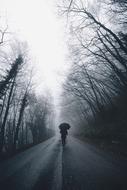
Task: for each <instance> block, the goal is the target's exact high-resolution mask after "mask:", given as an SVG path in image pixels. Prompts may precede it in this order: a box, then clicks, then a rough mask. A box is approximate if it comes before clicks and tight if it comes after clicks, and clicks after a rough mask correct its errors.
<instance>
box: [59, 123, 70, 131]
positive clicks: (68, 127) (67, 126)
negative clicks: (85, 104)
mask: <svg viewBox="0 0 127 190" xmlns="http://www.w3.org/2000/svg"><path fill="white" fill-rule="evenodd" d="M70 128H71V126H70V125H69V124H68V123H61V124H60V125H59V129H62V130H64V129H65V130H68V129H70Z"/></svg>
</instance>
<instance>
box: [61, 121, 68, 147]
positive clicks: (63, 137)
mask: <svg viewBox="0 0 127 190" xmlns="http://www.w3.org/2000/svg"><path fill="white" fill-rule="evenodd" d="M70 128H71V126H70V125H69V124H68V123H61V124H60V125H59V129H60V134H61V140H62V145H63V146H64V145H65V143H66V137H67V135H68V130H69V129H70Z"/></svg>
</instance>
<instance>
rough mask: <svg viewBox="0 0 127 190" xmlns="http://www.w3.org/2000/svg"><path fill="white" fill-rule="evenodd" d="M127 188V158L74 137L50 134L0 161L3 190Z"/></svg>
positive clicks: (1, 188)
mask: <svg viewBox="0 0 127 190" xmlns="http://www.w3.org/2000/svg"><path fill="white" fill-rule="evenodd" d="M10 189H11V190H127V161H126V160H123V161H119V160H115V159H114V158H112V157H111V156H109V155H107V154H106V153H104V152H101V151H100V150H98V149H96V148H95V147H94V146H92V145H89V144H87V143H84V142H81V141H79V140H77V139H75V138H73V137H70V138H69V139H68V142H67V144H66V146H65V147H64V148H63V147H62V146H61V141H60V140H59V139H58V138H55V137H53V138H51V139H50V140H47V141H45V142H44V143H41V144H39V145H36V146H34V147H32V148H30V149H29V150H26V151H25V152H23V153H20V154H18V155H16V156H15V157H13V158H11V159H10V160H6V161H4V162H2V163H0V190H10Z"/></svg>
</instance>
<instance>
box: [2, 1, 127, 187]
mask: <svg viewBox="0 0 127 190" xmlns="http://www.w3.org/2000/svg"><path fill="white" fill-rule="evenodd" d="M37 3H39V1H38V2H37ZM54 4H55V6H54ZM54 4H53V11H54V12H55V19H58V20H59V22H60V23H62V30H63V31H62V32H63V33H64V34H63V36H64V37H63V38H61V41H62V42H63V43H65V46H66V51H65V52H66V53H65V55H64V65H63V66H60V69H59V70H58V71H57V69H56V73H55V74H56V75H55V76H54V77H55V80H56V83H57V84H56V85H55V84H54V85H52V86H51V88H50V85H49V86H48V85H45V83H46V81H45V79H44V78H43V77H42V78H41V79H40V78H38V74H37V73H38V70H40V72H42V75H43V73H45V74H46V77H47V78H48V80H50V79H49V78H50V77H51V75H50V72H49V73H48V72H47V73H46V71H45V70H43V68H45V67H46V65H47V70H48V69H49V70H50V67H51V68H53V69H54V68H55V67H58V66H57V65H55V62H54V61H55V60H52V59H50V61H51V62H50V64H48V63H47V62H48V61H49V58H48V57H50V56H51V54H52V53H50V47H49V46H50V45H51V48H52V47H53V48H54V50H55V45H54V44H53V45H52V44H48V45H47V46H48V50H49V52H48V53H49V55H47V56H48V57H47V58H46V59H45V61H44V62H43V63H41V64H44V65H45V67H42V68H40V67H39V65H38V63H37V61H36V60H35V59H34V58H33V55H32V51H31V48H32V46H31V45H30V43H29V40H27V38H25V39H23V38H18V36H15V31H14V32H12V29H11V26H10V25H11V23H7V22H6V24H3V21H2V22H1V25H0V178H1V179H0V189H1V190H8V189H9V187H10V185H11V187H12V189H13V190H20V189H21V190H32V189H33V190H39V189H40V190H51V189H52V190H117V189H118V190H126V189H127V182H126V178H127V1H126V0H103V1H102V0H60V1H56V0H55V2H54ZM14 6H15V5H14ZM33 9H34V7H33ZM49 9H50V7H49ZM36 11H38V10H36ZM36 11H35V12H34V14H36ZM50 11H52V10H49V12H50ZM28 12H29V7H28ZM0 14H1V18H0V19H1V20H2V19H3V17H2V12H1V13H0ZM46 16H47V21H46V23H47V25H48V22H49V21H48V12H47V15H46ZM39 19H40V20H38V21H37V22H39V26H40V27H42V30H43V27H44V26H43V23H42V25H41V18H39ZM45 19H46V18H45ZM29 22H32V21H29ZM33 24H34V23H33ZM52 27H54V28H55V24H54V25H53V26H51V27H50V35H51V38H54V36H53V32H52V30H53V28H52ZM38 30H39V29H37V31H38ZM31 33H32V31H31ZM37 35H39V34H36V36H37ZM42 35H43V34H42ZM26 36H27V35H26ZM57 36H59V32H58V34H56V38H57ZM44 38H45V36H44ZM58 38H59V37H58ZM47 39H48V37H47ZM47 39H46V40H47ZM36 40H38V38H37V39H36ZM40 40H41V39H40ZM40 43H42V44H43V40H42V42H40ZM47 43H49V42H47ZM50 43H52V42H51V41H50ZM39 48H40V51H41V48H42V47H41V46H40V47H38V49H39ZM55 51H56V54H59V52H57V50H55ZM63 51H64V50H63ZM41 54H42V57H43V56H44V55H45V54H46V52H45V49H43V50H42V51H41ZM53 54H54V51H53ZM35 56H36V55H35ZM54 56H55V55H54ZM51 57H52V56H51ZM56 60H57V58H56ZM58 62H59V61H58ZM59 64H60V63H59ZM51 65H52V66H51ZM53 65H54V66H53ZM64 67H65V68H64ZM41 69H42V70H41ZM48 80H47V81H48ZM51 81H52V83H53V79H52V78H51ZM47 83H48V82H47ZM49 83H50V82H49ZM52 83H51V84H52ZM54 83H55V82H54ZM61 123H62V124H61ZM60 124H61V125H60ZM62 127H63V128H64V129H63V128H62ZM65 128H66V129H65Z"/></svg>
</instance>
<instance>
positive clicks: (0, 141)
mask: <svg viewBox="0 0 127 190" xmlns="http://www.w3.org/2000/svg"><path fill="white" fill-rule="evenodd" d="M14 84H15V78H14V79H13V81H12V84H11V88H10V92H9V96H8V101H7V107H6V111H5V114H4V119H3V123H2V126H1V133H0V152H2V149H3V145H4V135H5V125H6V122H7V117H8V112H9V108H10V101H11V96H12V92H13V88H14Z"/></svg>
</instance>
